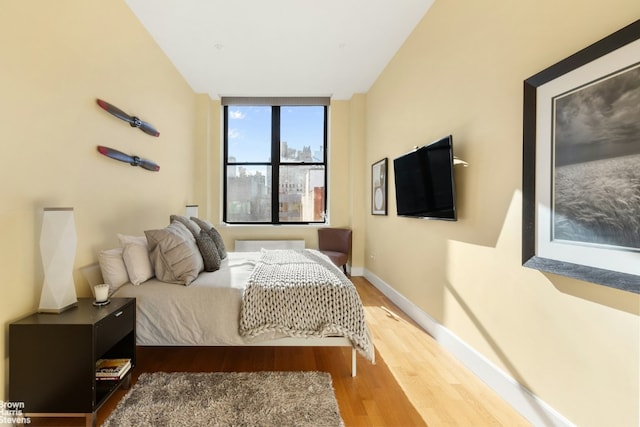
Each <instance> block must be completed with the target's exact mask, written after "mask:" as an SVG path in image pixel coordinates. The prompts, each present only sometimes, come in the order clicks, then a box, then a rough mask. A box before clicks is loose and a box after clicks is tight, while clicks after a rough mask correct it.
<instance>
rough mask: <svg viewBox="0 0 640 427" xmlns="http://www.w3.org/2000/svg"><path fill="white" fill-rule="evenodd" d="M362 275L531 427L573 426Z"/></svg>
mask: <svg viewBox="0 0 640 427" xmlns="http://www.w3.org/2000/svg"><path fill="white" fill-rule="evenodd" d="M354 275H355V274H354ZM362 275H363V276H364V277H365V278H366V279H367V280H369V282H371V283H372V284H373V286H375V287H376V288H377V289H378V290H380V292H382V293H383V294H384V295H385V296H386V297H387V298H389V299H390V300H391V301H392V302H393V303H394V304H395V305H397V306H398V307H399V308H400V309H401V310H402V311H403V312H405V313H406V314H407V315H408V316H409V317H411V318H412V319H413V320H414V321H415V322H416V323H417V324H418V325H420V326H421V327H422V328H423V329H424V330H425V331H426V332H427V333H428V334H429V335H431V336H432V337H433V338H434V339H435V340H436V341H438V343H439V344H440V345H441V346H442V347H443V348H444V349H446V350H447V351H448V352H450V353H451V354H452V355H453V356H454V357H455V358H456V359H458V360H459V361H460V362H461V363H462V364H463V365H464V366H465V367H467V368H468V369H469V370H470V371H471V372H473V373H474V374H475V375H476V376H477V377H478V378H480V379H481V380H482V381H483V382H484V383H485V384H487V385H488V386H489V387H491V388H492V389H493V390H494V391H495V392H496V393H497V394H498V395H499V396H500V397H501V398H502V399H504V400H505V401H506V402H507V403H508V404H509V405H511V406H512V407H513V408H514V409H515V410H516V411H518V412H519V413H520V414H521V415H522V416H523V417H524V418H526V419H527V420H528V421H529V422H530V423H531V424H533V425H534V426H544V427H573V426H574V424H573V423H571V422H570V421H569V420H567V419H566V418H565V417H564V416H562V415H561V414H560V413H559V412H558V411H556V410H555V409H553V408H552V407H551V406H549V405H548V404H547V403H546V402H544V401H543V400H541V399H540V398H539V397H537V396H536V395H534V394H533V393H531V392H530V391H529V390H527V389H526V388H525V387H524V386H523V385H521V384H520V383H518V382H517V381H516V380H515V379H514V378H512V377H511V376H510V375H508V374H507V373H506V372H504V371H503V370H502V369H500V368H499V367H498V366H496V365H495V364H494V363H493V362H491V361H490V360H489V359H487V358H486V357H484V356H483V355H482V354H480V353H479V352H477V351H476V350H475V349H474V348H472V347H471V346H470V345H469V344H467V343H466V342H464V341H463V340H462V339H460V338H459V337H458V336H456V335H455V334H454V333H453V332H451V331H450V330H449V329H447V328H446V327H444V326H443V325H441V324H440V323H438V322H437V321H436V320H435V319H433V318H432V317H431V316H429V315H428V314H427V313H425V312H424V311H423V310H422V309H421V308H420V307H418V306H417V305H415V304H414V303H412V302H411V301H409V300H408V299H407V298H406V297H405V296H404V295H402V294H400V293H399V292H398V291H396V290H395V289H394V288H392V287H391V286H390V285H388V284H387V283H385V282H384V281H383V280H382V279H380V278H379V277H378V276H376V275H375V274H373V273H372V272H370V271H369V270H366V269H364V272H363V274H362Z"/></svg>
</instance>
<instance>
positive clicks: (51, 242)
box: [38, 208, 78, 313]
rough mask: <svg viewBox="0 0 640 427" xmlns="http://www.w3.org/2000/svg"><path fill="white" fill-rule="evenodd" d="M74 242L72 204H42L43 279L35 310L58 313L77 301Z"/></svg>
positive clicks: (41, 246) (74, 231) (41, 253)
mask: <svg viewBox="0 0 640 427" xmlns="http://www.w3.org/2000/svg"><path fill="white" fill-rule="evenodd" d="M76 242H77V239H76V227H75V223H74V219H73V208H44V215H43V217H42V231H41V232H40V255H41V257H42V267H43V269H44V283H43V284H42V293H41V294H40V306H39V307H38V312H40V313H62V312H63V311H65V310H67V309H69V308H71V307H74V306H76V305H77V304H78V298H77V296H76V285H75V283H74V281H73V263H74V260H75V256H76Z"/></svg>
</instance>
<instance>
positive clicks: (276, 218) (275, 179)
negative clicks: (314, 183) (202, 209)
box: [222, 98, 329, 226]
mask: <svg viewBox="0 0 640 427" xmlns="http://www.w3.org/2000/svg"><path fill="white" fill-rule="evenodd" d="M222 106H223V146H224V148H223V162H222V163H223V168H224V169H223V179H222V186H223V188H222V221H223V222H224V223H225V224H230V225H278V226H282V225H326V224H328V212H327V207H328V198H329V197H328V194H329V189H328V181H329V178H328V175H329V174H328V171H329V164H328V128H329V126H328V118H329V111H328V110H329V102H328V98H223V99H222ZM234 106H247V107H249V106H263V107H264V106H270V107H271V161H270V162H238V161H236V162H229V107H234ZM302 106H315V107H323V114H324V123H323V141H322V143H323V156H322V157H323V158H322V162H304V161H302V162H291V161H282V160H281V158H280V154H281V152H280V147H281V142H282V141H281V140H280V127H281V115H280V112H281V109H282V108H286V107H302ZM230 166H237V167H240V166H265V167H266V168H267V169H269V168H270V169H271V220H270V221H268V222H267V221H229V212H228V202H227V196H228V194H227V190H228V185H227V184H228V178H229V177H228V170H229V167H230ZM288 166H293V167H295V166H306V167H309V166H310V167H313V166H320V167H323V168H324V206H323V212H324V215H323V218H322V220H320V221H281V220H280V197H279V195H280V169H281V167H285V168H286V167H288Z"/></svg>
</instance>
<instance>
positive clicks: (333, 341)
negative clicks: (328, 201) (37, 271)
mask: <svg viewBox="0 0 640 427" xmlns="http://www.w3.org/2000/svg"><path fill="white" fill-rule="evenodd" d="M237 242H238V241H236V244H237ZM245 242H251V243H248V244H247V245H246V246H245V248H252V249H246V250H247V251H252V250H255V243H257V244H261V242H263V241H245ZM254 242H255V243H254ZM258 242H260V243H258ZM267 242H274V243H273V244H275V242H278V241H267ZM282 242H291V241H282ZM295 242H296V243H295V244H294V247H295V248H297V247H298V246H299V243H298V242H300V241H295ZM301 242H302V245H303V246H302V248H304V241H301ZM285 244H287V243H285ZM269 246H270V249H271V248H273V247H272V246H271V244H270V245H269ZM289 248H291V247H289ZM258 250H259V249H258ZM80 271H81V272H82V274H83V276H84V277H85V279H86V280H87V282H88V283H89V287H90V289H91V290H92V292H93V286H94V285H96V284H100V283H102V273H101V271H100V265H99V264H97V263H95V264H91V265H88V266H85V267H82V268H80ZM244 346H248V347H350V348H351V376H352V377H355V376H356V373H357V364H356V359H357V358H356V349H355V348H354V347H353V346H352V345H351V341H349V339H347V338H345V337H324V338H293V337H284V338H278V339H273V340H265V341H256V342H251V343H246V344H244Z"/></svg>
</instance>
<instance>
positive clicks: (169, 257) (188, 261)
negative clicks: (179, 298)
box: [144, 221, 204, 285]
mask: <svg viewBox="0 0 640 427" xmlns="http://www.w3.org/2000/svg"><path fill="white" fill-rule="evenodd" d="M144 234H145V236H147V243H148V246H149V258H150V259H151V263H152V264H153V268H154V271H155V274H156V277H157V278H158V280H161V281H163V282H168V283H176V284H181V285H190V284H191V282H193V281H194V280H195V279H196V277H198V274H200V272H201V271H202V270H203V269H204V262H203V260H202V256H201V255H200V251H199V250H198V246H197V245H196V241H195V238H194V237H193V235H191V232H190V231H189V230H188V229H187V228H186V227H185V226H184V225H183V224H181V223H180V222H178V221H173V222H172V223H171V224H170V225H169V226H167V227H166V228H163V229H161V230H146V231H145V232H144Z"/></svg>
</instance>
